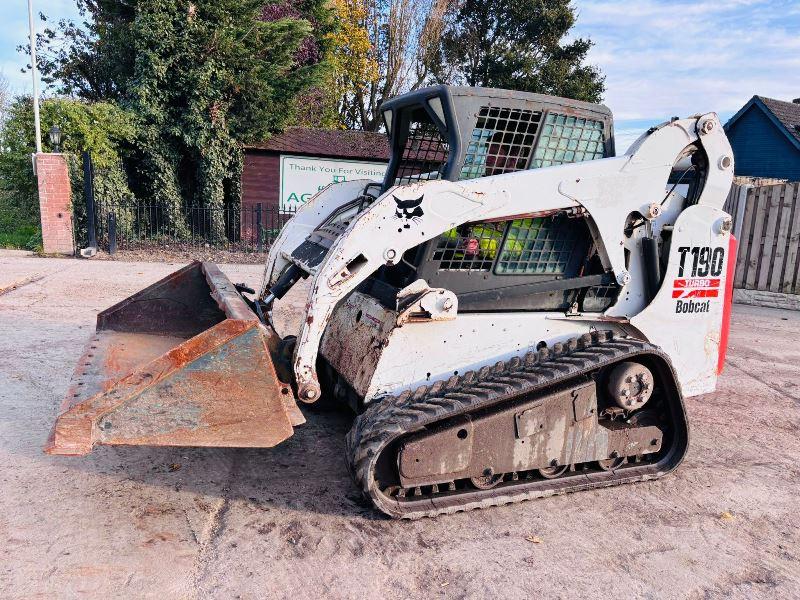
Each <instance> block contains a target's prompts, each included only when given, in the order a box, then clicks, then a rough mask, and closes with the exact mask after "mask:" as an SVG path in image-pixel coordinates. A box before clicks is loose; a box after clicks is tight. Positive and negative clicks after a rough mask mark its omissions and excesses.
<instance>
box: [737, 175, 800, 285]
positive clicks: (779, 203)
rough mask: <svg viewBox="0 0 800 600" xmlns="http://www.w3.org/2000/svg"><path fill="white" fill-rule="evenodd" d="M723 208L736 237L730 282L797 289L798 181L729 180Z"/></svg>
mask: <svg viewBox="0 0 800 600" xmlns="http://www.w3.org/2000/svg"><path fill="white" fill-rule="evenodd" d="M725 211H726V212H728V213H729V214H731V215H732V216H733V218H734V223H735V225H734V234H736V235H737V237H738V239H739V252H738V256H737V259H736V276H735V278H734V287H737V288H744V289H748V290H763V291H770V292H782V293H786V294H800V281H799V280H798V279H799V277H798V274H799V273H798V271H800V257H799V256H798V254H800V252H799V251H800V182H794V183H779V184H772V185H758V186H757V187H751V186H750V185H744V186H739V185H734V186H733V188H732V189H731V192H730V194H729V195H728V199H727V201H726V202H725Z"/></svg>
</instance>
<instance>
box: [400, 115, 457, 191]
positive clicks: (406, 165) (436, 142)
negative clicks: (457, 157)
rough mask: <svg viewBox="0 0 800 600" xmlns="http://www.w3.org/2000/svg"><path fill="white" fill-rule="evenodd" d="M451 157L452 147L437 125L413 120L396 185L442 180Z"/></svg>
mask: <svg viewBox="0 0 800 600" xmlns="http://www.w3.org/2000/svg"><path fill="white" fill-rule="evenodd" d="M449 155H450V145H449V144H448V143H447V141H446V140H445V139H444V138H443V137H442V134H441V133H440V132H439V128H438V127H436V125H434V124H433V123H432V122H430V121H423V120H413V121H412V122H411V125H410V126H409V131H408V138H407V139H406V143H405V146H404V147H403V155H402V158H401V159H400V164H399V165H398V166H397V175H396V176H395V179H394V183H395V184H403V183H409V182H412V181H424V180H428V179H441V177H442V174H443V172H444V167H445V164H447V158H448V156H449Z"/></svg>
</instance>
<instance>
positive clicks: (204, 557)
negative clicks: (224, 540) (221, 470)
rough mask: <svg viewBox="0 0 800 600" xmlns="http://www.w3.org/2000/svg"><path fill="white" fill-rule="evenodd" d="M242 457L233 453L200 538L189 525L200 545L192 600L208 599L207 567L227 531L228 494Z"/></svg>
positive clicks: (193, 575) (192, 581)
mask: <svg viewBox="0 0 800 600" xmlns="http://www.w3.org/2000/svg"><path fill="white" fill-rule="evenodd" d="M240 455H241V451H236V452H234V453H233V459H232V462H231V466H230V469H229V470H228V477H227V478H226V481H225V484H224V485H223V486H222V489H221V491H222V497H221V498H219V500H218V501H217V503H216V505H215V506H214V507H213V509H212V510H211V512H210V513H209V514H208V517H207V519H206V523H205V527H204V528H203V531H202V533H201V534H200V536H199V537H198V535H197V533H195V531H194V528H193V527H192V526H191V523H190V524H189V529H190V530H191V531H192V535H193V536H194V538H195V540H196V541H197V542H198V545H199V548H198V551H197V557H196V558H195V562H194V568H193V570H192V577H191V592H190V594H191V595H190V597H191V598H196V599H200V598H204V597H206V595H205V594H204V593H203V591H202V590H201V586H202V584H203V583H204V582H205V580H206V578H207V576H208V575H207V573H205V571H206V566H207V564H208V562H209V560H214V559H215V557H216V545H217V541H218V540H219V538H220V537H221V535H222V533H223V532H224V531H225V525H226V517H227V515H228V513H229V512H230V508H231V498H230V497H229V496H228V494H229V493H230V488H231V484H232V483H233V482H234V481H235V480H236V478H237V477H238V475H239V465H240V460H239V458H240ZM187 522H188V516H187Z"/></svg>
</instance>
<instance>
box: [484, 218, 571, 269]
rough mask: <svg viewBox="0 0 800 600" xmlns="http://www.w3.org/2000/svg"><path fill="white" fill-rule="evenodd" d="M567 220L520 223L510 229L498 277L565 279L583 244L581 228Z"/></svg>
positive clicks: (509, 227) (536, 220)
mask: <svg viewBox="0 0 800 600" xmlns="http://www.w3.org/2000/svg"><path fill="white" fill-rule="evenodd" d="M575 225H576V223H575V222H573V221H572V220H571V219H568V218H567V217H564V216H557V217H544V218H536V219H517V220H515V221H511V223H510V224H509V226H508V234H507V235H506V239H505V242H504V243H503V248H502V250H501V252H500V258H499V260H498V261H497V268H496V269H495V273H497V274H498V275H564V274H565V273H566V271H567V267H568V266H569V264H570V261H571V259H572V254H573V251H574V250H575V248H576V247H578V246H579V245H580V244H579V242H580V240H579V236H580V232H581V228H580V227H576V226H575Z"/></svg>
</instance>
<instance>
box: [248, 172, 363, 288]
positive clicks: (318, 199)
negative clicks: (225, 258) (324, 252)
mask: <svg viewBox="0 0 800 600" xmlns="http://www.w3.org/2000/svg"><path fill="white" fill-rule="evenodd" d="M372 185H375V183H374V182H372V181H370V180H366V179H360V180H355V181H344V182H341V183H337V184H331V185H328V186H327V187H325V188H324V189H322V190H320V191H319V192H317V193H316V194H314V195H313V196H312V197H311V199H310V200H309V201H308V202H306V203H305V204H303V205H301V206H300V207H299V208H298V209H297V212H296V213H295V214H294V216H293V217H292V218H291V220H290V221H289V222H288V223H287V224H286V225H285V226H284V227H283V229H282V230H281V232H280V234H279V235H278V239H276V240H275V242H274V243H273V244H272V246H270V249H269V254H268V255H267V262H266V266H265V269H264V276H263V278H262V281H261V287H260V292H259V297H260V298H264V296H265V295H266V294H267V291H268V288H269V286H270V285H272V284H274V283H275V281H276V279H277V278H278V276H279V275H280V273H281V271H282V270H283V269H284V268H285V267H286V266H287V265H289V264H290V263H291V252H292V250H294V249H295V248H296V247H297V246H298V245H299V244H300V243H301V242H302V241H303V240H304V239H305V238H306V237H307V236H308V235H309V234H310V233H311V232H312V231H314V230H315V229H316V228H317V227H319V226H320V225H322V224H323V223H324V222H325V221H326V220H328V219H330V218H331V216H332V215H333V214H335V213H336V211H338V210H339V209H341V208H342V207H343V206H346V205H348V204H350V203H353V202H358V201H359V199H362V200H365V199H366V198H367V195H368V190H369V188H370V186H372Z"/></svg>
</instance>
